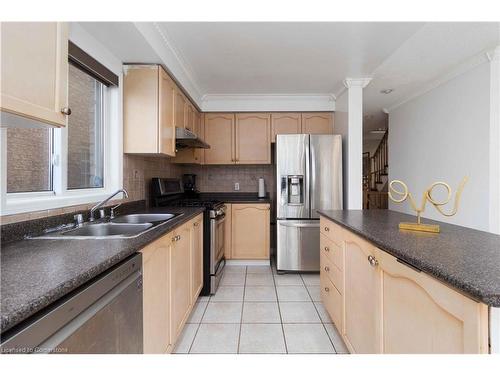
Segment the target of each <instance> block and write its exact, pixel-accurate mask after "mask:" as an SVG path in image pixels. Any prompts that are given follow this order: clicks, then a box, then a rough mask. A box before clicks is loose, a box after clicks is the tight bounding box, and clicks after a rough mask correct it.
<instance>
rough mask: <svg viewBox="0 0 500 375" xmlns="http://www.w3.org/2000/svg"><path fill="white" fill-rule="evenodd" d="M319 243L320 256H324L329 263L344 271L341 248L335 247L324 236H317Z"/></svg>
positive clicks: (335, 245)
mask: <svg viewBox="0 0 500 375" xmlns="http://www.w3.org/2000/svg"><path fill="white" fill-rule="evenodd" d="M319 237H320V238H319V243H320V248H321V254H324V255H326V257H327V258H328V259H330V261H332V262H333V264H335V265H336V266H337V267H338V268H339V269H340V270H341V271H343V270H344V254H343V252H342V247H341V246H339V245H337V244H336V243H335V242H333V241H332V240H330V239H329V238H328V237H327V236H325V235H324V234H321V235H320V236H319Z"/></svg>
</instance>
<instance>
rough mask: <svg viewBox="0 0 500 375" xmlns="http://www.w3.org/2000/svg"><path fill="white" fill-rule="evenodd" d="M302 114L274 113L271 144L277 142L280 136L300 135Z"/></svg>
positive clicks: (272, 116)
mask: <svg viewBox="0 0 500 375" xmlns="http://www.w3.org/2000/svg"><path fill="white" fill-rule="evenodd" d="M301 119H302V117H301V114H300V113H295V112H292V113H272V114H271V132H272V137H271V142H273V143H274V142H276V135H278V134H300V132H301Z"/></svg>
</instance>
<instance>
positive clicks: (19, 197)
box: [0, 42, 123, 215]
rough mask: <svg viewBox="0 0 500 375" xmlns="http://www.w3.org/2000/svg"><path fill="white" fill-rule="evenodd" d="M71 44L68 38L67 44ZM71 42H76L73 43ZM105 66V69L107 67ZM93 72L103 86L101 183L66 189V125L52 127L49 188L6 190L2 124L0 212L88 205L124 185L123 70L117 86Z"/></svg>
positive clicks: (5, 157)
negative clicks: (13, 191)
mask: <svg viewBox="0 0 500 375" xmlns="http://www.w3.org/2000/svg"><path fill="white" fill-rule="evenodd" d="M71 44H72V43H71V42H70V46H71ZM73 46H75V45H74V44H73ZM77 48H78V47H77ZM79 50H80V49H79ZM82 52H83V50H80V53H82ZM83 53H85V52H83ZM87 58H90V59H93V57H91V56H90V55H87ZM87 61H88V60H87ZM94 62H95V63H96V64H100V63H98V62H97V60H94ZM75 65H76V67H77V68H78V69H82V70H84V71H86V73H88V74H90V75H93V74H92V71H88V70H86V69H85V66H84V65H81V64H75ZM94 67H95V65H94ZM103 67H104V65H103ZM104 69H106V70H108V69H107V68H106V67H104ZM108 71H109V70H108ZM109 72H111V71H109ZM111 73H112V72H111ZM112 74H115V73H112ZM93 76H94V78H96V79H98V80H100V81H101V82H102V83H104V84H105V86H106V87H105V88H103V103H102V104H103V108H102V112H103V113H102V114H101V115H102V117H103V127H104V134H103V137H104V141H103V148H104V149H103V159H104V160H103V178H104V184H103V187H102V188H82V189H68V127H67V126H65V127H63V128H54V130H53V132H54V135H53V159H52V191H40V192H24V193H7V186H6V185H7V162H6V159H7V148H6V145H7V129H6V128H2V129H1V130H0V144H1V150H2V151H1V155H0V156H1V160H2V161H1V170H2V172H1V176H0V179H1V183H0V195H1V207H0V211H1V212H0V214H1V215H12V214H20V213H27V212H34V211H41V210H51V209H59V208H64V207H68V206H75V205H87V204H90V203H95V202H98V201H100V200H103V199H104V198H106V197H108V196H109V195H110V194H111V193H112V192H114V191H116V190H118V189H121V188H123V146H122V137H123V130H122V114H121V112H122V96H123V93H122V85H121V82H122V73H121V72H120V74H119V75H116V82H117V83H118V85H116V86H115V85H114V82H105V81H103V80H101V79H99V77H96V76H95V75H93ZM121 198H123V196H122V194H119V195H118V196H117V197H116V199H121Z"/></svg>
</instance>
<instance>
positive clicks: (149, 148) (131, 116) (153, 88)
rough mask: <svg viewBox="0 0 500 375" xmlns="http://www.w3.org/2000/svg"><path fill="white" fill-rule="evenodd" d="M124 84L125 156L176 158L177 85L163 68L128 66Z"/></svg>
mask: <svg viewBox="0 0 500 375" xmlns="http://www.w3.org/2000/svg"><path fill="white" fill-rule="evenodd" d="M123 84H124V87H123V133H124V134H123V136H124V146H123V147H124V152H125V153H132V154H163V155H168V156H175V124H174V117H175V110H174V109H175V101H176V97H177V87H176V85H175V83H174V82H173V81H172V79H171V78H170V77H169V76H168V74H167V73H166V72H165V71H164V70H163V68H161V67H160V66H157V65H129V66H126V68H125V74H124V79H123Z"/></svg>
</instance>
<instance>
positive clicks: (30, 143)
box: [7, 128, 54, 193]
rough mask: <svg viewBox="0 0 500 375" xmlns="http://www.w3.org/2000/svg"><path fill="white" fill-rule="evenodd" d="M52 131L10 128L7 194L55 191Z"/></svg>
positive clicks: (8, 132)
mask: <svg viewBox="0 0 500 375" xmlns="http://www.w3.org/2000/svg"><path fill="white" fill-rule="evenodd" d="M53 140H54V131H53V130H52V129H22V128H18V129H7V193H25V192H33V191H52V186H53V179H52V176H53V174H52V154H53Z"/></svg>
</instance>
